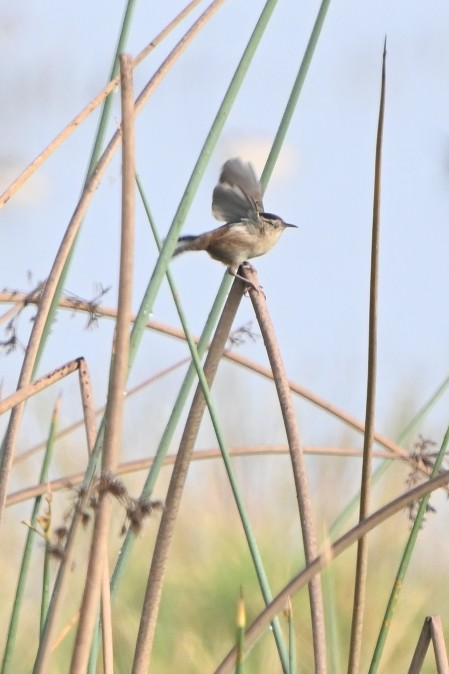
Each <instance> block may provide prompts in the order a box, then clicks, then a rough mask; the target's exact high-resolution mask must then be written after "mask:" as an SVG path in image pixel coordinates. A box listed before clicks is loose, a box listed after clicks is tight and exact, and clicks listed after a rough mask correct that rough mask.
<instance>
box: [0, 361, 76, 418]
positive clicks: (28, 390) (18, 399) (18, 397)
mask: <svg viewBox="0 0 449 674" xmlns="http://www.w3.org/2000/svg"><path fill="white" fill-rule="evenodd" d="M82 361H83V359H82V358H76V359H75V360H71V361H69V362H68V363H66V364H65V365H62V366H61V367H58V368H57V369H56V370H53V372H50V373H49V374H45V375H44V376H43V377H40V379H38V380H37V381H35V382H33V383H32V384H28V386H23V387H22V388H19V389H17V391H16V392H15V393H13V394H12V395H10V396H8V397H7V398H3V400H2V401H1V402H0V414H4V413H5V412H8V410H10V409H12V408H13V407H15V406H16V405H20V404H21V403H23V402H24V401H25V400H27V399H28V398H31V396H34V395H36V394H37V393H40V392H41V391H43V390H44V389H46V388H48V387H49V386H51V385H52V384H55V383H56V382H57V381H60V380H61V379H64V377H67V376H68V375H69V374H72V372H76V370H78V369H79V368H80V364H81V362H82Z"/></svg>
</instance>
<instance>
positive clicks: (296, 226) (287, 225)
mask: <svg viewBox="0 0 449 674" xmlns="http://www.w3.org/2000/svg"><path fill="white" fill-rule="evenodd" d="M284 225H285V226H286V227H294V228H295V229H298V225H290V224H289V223H288V222H284Z"/></svg>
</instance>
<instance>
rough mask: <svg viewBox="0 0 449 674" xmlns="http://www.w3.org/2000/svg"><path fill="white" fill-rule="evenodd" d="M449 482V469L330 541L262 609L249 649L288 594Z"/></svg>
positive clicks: (228, 668)
mask: <svg viewBox="0 0 449 674" xmlns="http://www.w3.org/2000/svg"><path fill="white" fill-rule="evenodd" d="M448 482H449V471H445V472H444V473H440V474H439V475H438V477H435V478H432V479H431V480H427V481H426V482H423V483H422V484H420V485H418V486H417V487H415V488H414V489H411V490H409V491H407V492H405V493H404V494H401V496H398V497H397V498H396V499H394V500H393V501H390V502H389V503H387V504H386V505H385V506H383V507H382V508H380V509H379V510H377V511H375V512H374V513H373V514H372V515H369V516H368V517H366V518H365V519H364V520H363V521H362V522H359V523H358V524H357V525H356V526H355V527H353V528H352V529H350V530H349V531H347V532H346V533H345V534H344V535H343V536H341V537H340V538H339V539H337V541H336V542H335V543H333V544H332V545H330V546H329V547H328V548H327V549H326V550H325V552H323V553H322V554H321V555H319V556H318V557H316V558H315V559H314V560H313V561H312V562H311V563H310V564H308V565H307V567H306V568H305V569H303V570H302V571H301V572H300V573H298V574H297V575H296V576H295V577H294V578H293V579H292V580H291V581H290V582H289V583H288V584H287V585H286V586H285V587H284V588H283V589H282V590H281V591H280V592H279V594H278V595H276V597H275V598H274V599H273V601H272V602H271V603H270V604H269V605H268V606H266V607H265V608H264V609H263V611H261V612H260V613H259V615H258V616H257V618H256V619H255V620H254V622H253V623H252V624H251V625H250V627H249V628H248V629H247V631H246V635H245V643H246V648H247V650H249V649H250V648H251V647H252V645H253V644H254V642H255V641H256V640H257V639H258V638H259V636H260V635H261V633H262V632H263V631H264V630H266V629H267V628H268V626H269V625H270V623H271V622H272V621H273V619H274V618H275V617H276V616H277V615H278V613H280V611H282V610H283V609H284V607H285V605H286V603H287V600H288V597H289V596H293V595H295V594H296V593H297V592H298V590H300V589H301V588H302V587H304V586H305V585H307V584H308V583H310V581H311V579H312V578H313V577H314V576H315V575H316V574H317V573H319V572H320V571H322V569H324V568H325V566H327V565H328V564H330V562H331V561H333V560H334V559H336V558H337V557H338V556H339V555H341V554H342V553H343V552H345V550H347V549H348V548H350V547H351V546H352V545H354V543H356V542H357V541H358V540H359V539H360V538H362V537H363V536H366V535H367V534H368V533H369V532H370V531H372V530H373V529H375V528H376V527H378V526H379V525H380V524H382V523H383V522H385V521H386V520H387V519H389V518H390V517H392V516H393V515H396V513H398V512H400V511H401V510H403V509H404V508H406V507H407V506H408V505H410V504H411V503H414V502H415V501H418V500H419V499H421V498H422V497H423V496H426V494H430V493H431V492H433V491H435V490H436V489H440V488H441V487H443V486H444V485H447V484H448ZM235 657H236V649H235V647H234V648H232V650H231V651H229V653H228V654H227V656H226V657H225V658H224V660H223V661H222V662H221V663H220V665H219V666H218V667H217V669H216V670H215V672H214V674H230V673H231V672H232V671H233V667H234V664H235Z"/></svg>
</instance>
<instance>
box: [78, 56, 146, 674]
mask: <svg viewBox="0 0 449 674" xmlns="http://www.w3.org/2000/svg"><path fill="white" fill-rule="evenodd" d="M120 74H121V98H122V138H123V149H122V224H121V245H120V278H119V293H118V310H117V325H116V330H115V336H114V344H113V353H112V358H111V374H110V380H109V390H108V402H107V407H106V428H105V437H104V446H103V455H102V465H101V477H100V481H101V480H103V481H104V486H103V488H102V489H100V491H99V499H98V506H97V509H96V513H95V522H94V530H93V534H92V544H91V550H90V556H89V564H88V569H87V574H86V583H85V588H84V593H83V600H82V604H81V612H80V618H79V624H78V631H77V634H76V640H75V646H74V650H73V655H72V662H71V666H70V674H83V673H84V672H85V670H86V667H87V664H88V661H89V654H90V648H91V644H92V635H93V631H94V627H95V622H96V619H97V612H98V606H99V600H100V594H101V585H102V581H103V579H104V570H105V568H107V554H108V546H107V544H108V534H109V526H110V521H111V511H112V496H111V494H110V493H109V491H108V488H107V480H108V479H110V477H111V476H113V475H114V474H115V471H116V468H117V465H118V458H119V453H120V446H121V441H122V427H123V408H124V391H125V387H126V379H127V376H128V355H129V332H130V330H129V324H130V319H131V302H132V281H133V261H134V212H135V194H134V174H135V154H134V153H135V135H134V121H135V115H134V96H133V86H132V67H131V57H130V56H128V55H125V54H122V55H121V56H120ZM105 600H106V601H107V598H105Z"/></svg>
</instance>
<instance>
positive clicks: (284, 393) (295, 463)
mask: <svg viewBox="0 0 449 674" xmlns="http://www.w3.org/2000/svg"><path fill="white" fill-rule="evenodd" d="M243 273H244V275H245V276H246V278H247V279H248V280H249V281H251V283H252V284H253V286H254V287H253V288H251V289H250V291H249V293H250V297H251V301H252V303H253V307H254V311H255V314H256V317H257V321H258V323H259V326H260V331H261V333H262V337H263V341H264V344H265V348H266V350H267V355H268V359H269V361H270V365H271V369H272V372H273V379H274V383H275V386H276V390H277V394H278V398H279V404H280V406H281V412H282V417H283V419H284V425H285V433H286V436H287V441H288V447H289V451H290V458H291V462H292V469H293V478H294V482H295V487H296V498H297V501H298V508H299V516H300V521H301V529H302V536H303V543H304V555H305V559H306V562H307V563H309V562H310V561H312V559H314V558H315V557H316V556H317V553H318V549H317V541H316V535H315V526H314V522H313V510H312V502H311V498H310V490H309V481H308V478H307V472H306V468H305V463H304V455H303V451H302V446H301V439H300V435H299V428H298V423H297V420H296V414H295V410H294V408H293V403H292V396H291V391H290V386H289V383H288V378H287V372H286V370H285V366H284V363H283V360H282V356H281V351H280V348H279V344H278V341H277V339H276V333H275V330H274V326H273V323H272V321H271V316H270V314H269V312H268V308H267V303H266V300H265V296H264V294H263V293H262V292H258V291H257V290H255V288H258V287H259V281H258V277H257V274H256V272H255V270H254V269H253V268H245V267H243ZM309 597H310V610H311V615H312V634H313V651H314V656H315V672H316V673H317V674H325V672H326V671H327V658H326V634H325V627H324V609H323V595H322V591H321V581H320V578H319V577H315V578H314V579H313V580H312V581H311V583H310V585H309Z"/></svg>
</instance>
